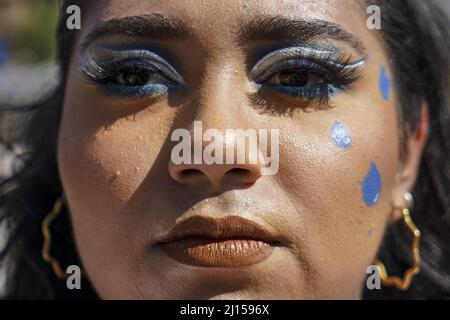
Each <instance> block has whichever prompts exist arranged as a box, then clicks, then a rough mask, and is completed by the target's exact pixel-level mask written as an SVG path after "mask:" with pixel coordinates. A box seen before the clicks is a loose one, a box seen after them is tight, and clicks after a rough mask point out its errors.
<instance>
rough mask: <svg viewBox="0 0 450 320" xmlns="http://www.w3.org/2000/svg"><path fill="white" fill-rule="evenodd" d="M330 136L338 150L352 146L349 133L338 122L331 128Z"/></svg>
mask: <svg viewBox="0 0 450 320" xmlns="http://www.w3.org/2000/svg"><path fill="white" fill-rule="evenodd" d="M331 136H332V138H333V140H334V143H335V144H336V146H338V147H339V148H344V149H346V148H348V147H351V145H352V136H351V134H350V131H349V130H348V129H347V128H346V127H345V126H344V125H343V124H342V123H341V122H339V121H335V122H334V123H333V126H332V128H331Z"/></svg>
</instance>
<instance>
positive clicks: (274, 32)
mask: <svg viewBox="0 0 450 320" xmlns="http://www.w3.org/2000/svg"><path fill="white" fill-rule="evenodd" d="M315 37H325V38H330V39H334V40H337V41H342V42H344V43H346V44H348V45H349V46H351V47H352V48H353V49H355V50H356V51H358V52H359V53H361V54H365V53H366V52H367V49H366V48H365V47H364V45H363V44H362V43H361V41H360V40H359V39H358V38H357V37H356V36H354V35H352V34H351V33H349V32H347V31H345V30H344V28H343V27H341V26H340V25H338V24H336V23H332V22H329V21H325V20H317V19H314V20H302V19H288V18H285V17H282V16H259V17H255V18H253V19H252V20H250V22H249V23H246V24H243V27H242V28H241V36H240V37H239V40H240V42H241V44H245V43H247V42H249V41H255V40H266V41H280V40H281V41H286V42H295V43H298V42H306V41H308V40H310V39H312V38H315Z"/></svg>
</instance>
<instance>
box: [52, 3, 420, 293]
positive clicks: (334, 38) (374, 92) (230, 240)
mask: <svg viewBox="0 0 450 320" xmlns="http://www.w3.org/2000/svg"><path fill="white" fill-rule="evenodd" d="M87 9H88V10H87V11H86V12H85V15H84V16H82V29H81V31H80V33H79V35H78V36H77V39H76V44H75V49H74V51H73V56H72V60H71V65H70V70H69V74H68V79H67V80H68V81H67V87H66V95H65V101H64V110H63V116H62V120H61V121H62V122H61V128H60V133H59V146H58V162H59V170H60V174H61V178H62V182H63V186H64V191H65V194H66V198H67V200H68V204H69V207H70V212H71V218H72V222H73V226H74V232H75V238H76V243H77V249H78V251H79V253H80V256H81V259H82V262H83V268H84V270H85V272H87V274H88V276H89V279H90V280H91V282H92V283H93V285H94V287H95V288H96V290H97V291H98V293H99V295H100V296H101V297H102V298H107V299H108V298H137V299H139V298H144V299H153V298H162V299H237V298H238V299H241V298H242V299H253V298H261V299H265V298H269V299H270V298H275V299H299V298H306V299H308V298H359V297H360V295H361V290H362V288H363V286H364V285H365V277H366V269H367V267H368V266H369V265H370V264H371V263H372V261H373V259H374V258H375V256H376V253H377V248H378V246H379V243H380V241H381V238H382V235H383V231H384V229H385V226H386V224H387V223H389V222H390V220H391V218H393V217H394V214H393V213H392V202H395V201H397V202H399V201H400V199H401V195H402V194H403V192H405V191H407V190H408V188H409V187H410V186H411V185H412V183H413V180H414V173H412V174H409V175H407V174H405V173H404V171H403V170H404V169H403V168H405V163H404V162H402V161H401V160H400V157H399V150H400V142H399V136H400V130H399V127H398V124H397V123H398V117H397V108H396V93H395V91H394V90H393V87H392V80H391V79H392V70H391V66H390V65H389V62H388V59H387V55H386V52H385V48H384V43H383V41H382V40H381V38H380V36H379V32H378V31H377V30H370V29H368V28H367V24H366V21H367V19H368V18H369V15H367V14H366V8H365V7H363V6H362V5H361V2H360V1H345V2H344V1H340V2H339V5H338V4H337V3H335V2H330V1H327V0H323V1H322V0H319V1H314V2H311V1H306V0H304V1H303V0H296V1H288V0H285V1H284V0H280V1H244V0H242V1H241V0H234V1H229V0H226V1H225V0H223V1H222V0H215V1H197V0H185V1H131V0H129V1H123V0H120V1H119V0H111V1H99V2H95V4H91V3H90V4H89V5H88V8H87ZM133 17H134V18H133ZM194 121H201V126H202V129H203V132H205V131H206V130H207V129H217V130H218V131H217V132H220V133H223V134H224V141H225V142H226V143H225V144H224V145H229V144H230V143H234V142H236V141H237V139H238V138H237V137H238V136H237V135H232V134H229V133H227V134H226V130H227V129H243V130H247V129H251V130H254V132H256V134H257V136H258V137H259V138H260V139H261V140H264V136H263V132H264V130H267V132H269V133H272V132H276V131H274V130H279V143H278V144H277V143H276V142H277V141H276V139H271V140H270V141H269V142H270V144H269V149H270V150H271V151H272V154H275V153H276V147H279V166H278V170H277V171H275V172H272V174H267V175H262V174H261V170H260V169H261V168H262V167H263V166H264V165H263V164H262V163H261V161H258V162H257V163H255V162H251V161H250V160H248V159H250V158H251V157H252V155H253V156H254V155H255V150H254V149H252V148H250V147H246V148H243V149H242V150H243V153H244V154H245V156H246V157H245V161H243V162H242V161H241V162H240V163H238V162H239V161H234V162H235V164H233V163H228V162H227V164H220V163H212V164H207V163H205V161H203V160H202V159H200V160H202V161H200V162H199V163H194V164H189V163H188V162H187V161H185V162H184V163H181V164H180V163H179V162H177V161H176V160H175V159H174V157H173V156H172V155H173V153H174V147H176V146H177V145H178V144H179V142H180V141H181V140H180V141H178V139H177V140H176V141H172V140H173V139H171V136H172V133H173V132H174V131H175V130H177V129H187V130H188V132H189V133H191V134H192V144H191V147H192V149H194V147H193V146H194V144H196V142H195V141H194V131H195V127H196V126H195V124H194ZM198 124H199V123H197V125H198ZM269 136H270V134H269ZM249 140H250V139H249ZM217 141H219V139H218V140H217ZM208 145H209V146H210V147H211V145H210V144H209V142H205V141H203V142H202V141H200V144H199V145H198V144H197V147H198V146H199V147H200V152H202V151H205V150H206V149H207V148H208ZM175 150H177V149H175ZM218 150H219V148H217V149H216V153H217V152H219V151H218ZM236 150H237V149H236ZM184 151H185V153H184V155H186V153H190V152H187V149H185V150H184ZM188 151H190V149H189V150H188ZM197 151H198V150H197ZM216 153H213V155H216ZM200 154H201V153H200ZM237 154H238V152H236V154H235V155H236V157H237ZM185 159H187V158H185ZM230 159H231V158H230ZM230 159H229V160H230ZM233 159H234V158H233ZM233 159H231V160H233ZM258 159H259V158H258ZM272 160H273V163H275V162H276V159H275V157H272ZM275 167H276V166H275ZM412 171H414V170H412ZM405 177H406V178H405ZM236 216H237V217H240V218H242V219H238V220H237V219H236ZM230 217H234V218H235V219H233V218H230ZM175 226H177V227H176V228H175V229H176V230H181V231H180V232H181V233H180V234H179V236H180V237H179V238H182V239H181V240H179V241H173V242H170V243H165V244H163V243H161V239H165V237H166V236H167V234H168V233H169V232H170V231H171V230H172V229H173V228H174V227H175ZM256 229H258V230H259V229H261V230H265V232H261V230H259V231H257V230H256ZM186 230H188V231H191V232H192V233H189V234H188V233H187V232H188V231H186ZM230 230H231V231H230Z"/></svg>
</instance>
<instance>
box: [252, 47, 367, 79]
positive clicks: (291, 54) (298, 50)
mask: <svg viewBox="0 0 450 320" xmlns="http://www.w3.org/2000/svg"><path fill="white" fill-rule="evenodd" d="M309 58H313V59H315V60H330V59H331V60H332V61H333V60H334V61H340V59H341V58H342V52H340V51H336V50H333V51H332V50H327V49H320V48H316V47H307V46H296V47H289V48H283V49H279V50H276V51H272V52H270V53H268V54H267V55H265V56H264V57H263V58H261V60H259V61H258V62H257V63H256V64H255V66H254V67H253V68H252V69H251V71H250V78H251V79H259V78H261V76H262V75H263V74H264V73H265V72H266V70H269V69H270V67H271V66H273V65H274V64H276V63H279V62H281V61H285V60H289V59H309ZM365 60H366V59H365V58H363V59H360V60H358V61H356V62H353V63H350V64H347V65H346V66H343V69H344V70H346V69H355V68H357V67H359V66H361V65H362V64H364V62H365Z"/></svg>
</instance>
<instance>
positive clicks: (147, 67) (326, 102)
mask: <svg viewBox="0 0 450 320" xmlns="http://www.w3.org/2000/svg"><path fill="white" fill-rule="evenodd" d="M350 59H351V57H350V58H349V57H346V56H337V57H336V55H335V54H330V55H323V54H322V55H318V54H315V55H313V54H303V55H299V56H298V57H292V58H290V59H285V60H281V61H277V62H275V63H272V64H271V65H270V66H269V67H267V68H266V69H265V70H264V71H263V72H259V73H260V74H259V75H258V79H254V80H253V81H254V82H255V83H256V84H257V85H258V86H259V90H258V91H257V92H256V93H255V94H253V95H252V96H251V97H250V98H251V100H252V101H253V102H254V104H256V105H257V106H259V107H262V108H263V109H265V111H270V112H274V113H278V114H281V113H285V110H283V108H282V107H280V105H274V104H272V105H271V103H270V101H267V100H269V99H270V100H272V99H271V97H270V93H273V92H277V93H279V94H281V95H284V96H288V97H292V98H294V99H295V100H296V101H299V102H302V103H306V104H307V106H300V108H302V109H306V108H307V107H313V108H321V109H326V108H329V107H330V98H331V96H332V95H333V94H334V93H335V92H337V91H344V90H347V89H348V88H349V86H350V85H351V84H352V83H353V82H355V81H356V80H357V79H358V78H359V74H358V68H357V63H350ZM164 69H165V70H169V72H171V71H170V70H173V69H171V67H169V68H167V66H162V67H159V66H158V63H154V62H152V61H150V60H149V59H146V58H145V55H144V57H141V53H139V52H137V53H136V52H134V53H133V52H132V53H131V54H130V57H126V56H125V57H124V58H122V59H118V58H117V57H115V56H113V55H111V56H109V55H105V56H104V57H102V58H101V59H99V61H95V60H94V59H93V58H92V57H90V56H88V58H87V59H85V60H84V62H83V64H82V71H83V73H84V74H85V75H86V76H87V79H88V81H90V82H92V83H94V84H95V85H98V86H99V87H100V88H101V89H102V90H103V92H104V93H105V94H106V95H109V96H114V97H125V98H131V99H140V98H144V97H153V98H156V97H159V96H164V95H167V94H168V93H169V91H171V90H173V89H176V88H178V87H179V86H180V85H181V84H182V80H181V79H180V80H179V81H177V80H174V79H178V78H180V77H179V76H178V75H177V74H176V75H173V74H172V76H170V75H168V74H165V72H164V71H163V70H164ZM173 72H175V71H173ZM173 72H172V73H173ZM175 73H176V72H175ZM282 73H284V74H286V73H287V74H288V75H289V74H294V75H296V74H297V75H298V74H300V75H303V76H306V79H307V80H308V79H309V77H310V75H313V76H314V77H316V78H318V79H319V80H321V81H322V82H320V83H318V84H313V85H309V84H307V85H301V86H299V85H284V84H271V83H270V79H273V77H276V76H278V78H279V76H280V74H282ZM127 75H128V76H134V79H135V80H136V77H137V81H138V82H139V84H137V85H129V84H124V83H120V81H118V80H119V79H121V80H122V82H123V80H124V76H127ZM155 78H156V79H158V81H160V82H153V83H149V81H150V80H152V79H153V81H154V80H155ZM171 78H172V79H171ZM131 79H132V78H131ZM131 79H128V80H131ZM139 80H141V81H139ZM268 93H269V95H267V94H268ZM255 95H258V96H255ZM261 98H263V99H261ZM298 108H299V106H290V108H289V109H293V110H295V109H298ZM284 109H285V108H284Z"/></svg>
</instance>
